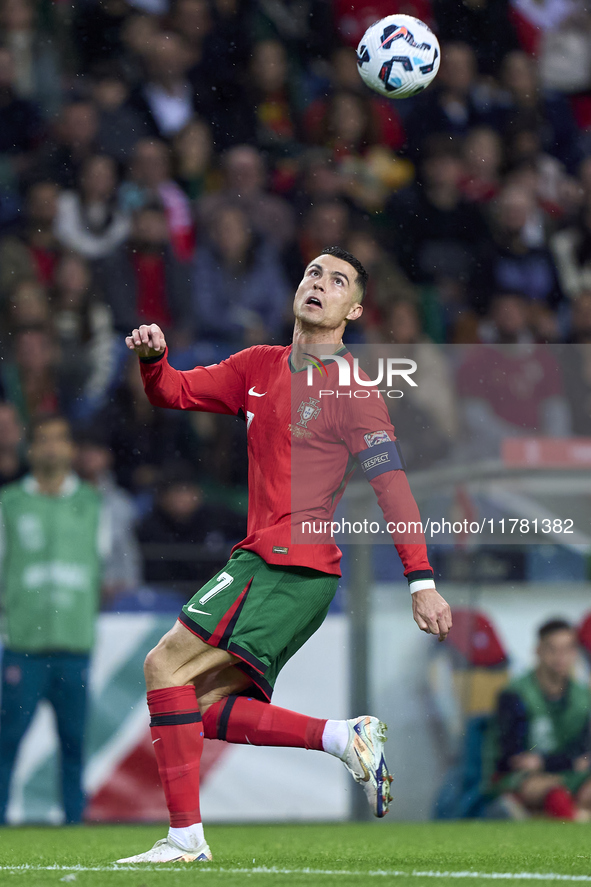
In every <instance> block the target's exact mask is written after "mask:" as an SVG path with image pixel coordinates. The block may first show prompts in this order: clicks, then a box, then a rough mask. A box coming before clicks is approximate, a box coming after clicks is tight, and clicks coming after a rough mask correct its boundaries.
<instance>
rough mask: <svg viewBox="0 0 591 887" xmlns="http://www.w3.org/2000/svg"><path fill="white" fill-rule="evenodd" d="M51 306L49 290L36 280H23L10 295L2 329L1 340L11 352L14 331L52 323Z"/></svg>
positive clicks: (0, 332)
mask: <svg viewBox="0 0 591 887" xmlns="http://www.w3.org/2000/svg"><path fill="white" fill-rule="evenodd" d="M51 319H52V318H51V306H50V303H49V298H48V294H47V290H46V288H45V287H43V286H41V284H40V283H37V281H36V280H21V282H20V283H17V285H16V286H15V287H14V289H13V290H12V292H11V293H10V295H9V296H8V300H7V306H6V312H5V315H4V320H5V323H4V324H2V330H1V331H0V341H1V342H2V344H3V346H4V347H5V348H6V349H7V353H9V348H10V339H11V336H12V335H13V333H14V332H16V331H18V330H22V329H30V328H32V327H41V328H42V327H47V326H49V325H50V324H51Z"/></svg>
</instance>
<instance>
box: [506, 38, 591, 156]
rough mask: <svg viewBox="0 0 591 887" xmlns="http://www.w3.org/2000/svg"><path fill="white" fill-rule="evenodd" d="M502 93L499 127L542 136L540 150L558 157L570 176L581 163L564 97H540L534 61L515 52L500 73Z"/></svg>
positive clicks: (554, 95) (548, 95)
mask: <svg viewBox="0 0 591 887" xmlns="http://www.w3.org/2000/svg"><path fill="white" fill-rule="evenodd" d="M500 80H501V85H502V86H503V87H504V89H505V95H504V102H503V104H502V105H501V107H500V109H499V110H500V113H499V115H498V123H499V125H500V127H501V128H502V129H503V130H507V129H508V128H509V127H510V126H512V125H515V124H517V123H518V124H519V125H521V126H525V125H527V126H528V127H529V128H530V129H534V130H539V131H540V132H541V133H542V134H543V144H542V148H543V150H544V151H547V152H548V153H549V154H553V155H554V156H555V157H557V158H558V159H559V160H560V161H562V163H563V164H564V166H565V167H566V169H567V170H568V171H569V172H571V173H572V172H574V171H575V170H576V167H577V165H578V163H579V162H580V160H581V151H580V133H579V132H578V130H577V126H576V123H575V121H574V118H573V114H572V111H571V108H570V105H569V104H568V101H567V100H566V98H565V97H564V96H561V95H559V94H558V93H548V94H546V93H543V92H542V91H541V89H540V84H539V79H538V69H537V63H536V60H535V59H534V58H532V57H531V56H529V55H527V54H526V53H525V52H520V51H518V50H516V51H514V52H510V53H508V54H507V55H506V56H505V58H504V59H503V64H502V67H501V71H500Z"/></svg>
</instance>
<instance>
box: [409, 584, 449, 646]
mask: <svg viewBox="0 0 591 887" xmlns="http://www.w3.org/2000/svg"><path fill="white" fill-rule="evenodd" d="M411 597H412V615H413V617H414V620H415V622H416V623H417V625H418V626H419V628H420V629H421V631H425V632H426V633H427V634H438V635H439V640H440V641H444V640H445V639H446V637H447V635H448V634H449V630H450V628H451V610H450V607H449V604H448V603H447V601H445V600H444V599H443V598H442V597H441V595H440V594H439V592H438V591H437V590H436V589H435V588H425V589H423V590H422V591H415V592H413V594H411Z"/></svg>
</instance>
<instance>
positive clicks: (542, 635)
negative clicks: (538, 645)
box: [538, 619, 574, 641]
mask: <svg viewBox="0 0 591 887" xmlns="http://www.w3.org/2000/svg"><path fill="white" fill-rule="evenodd" d="M558 631H574V628H573V627H572V625H571V624H570V622H567V621H566V619H549V620H548V622H544V624H543V625H541V626H540V627H539V628H538V639H539V640H540V641H545V640H546V638H548V637H550V635H551V634H556V632H558Z"/></svg>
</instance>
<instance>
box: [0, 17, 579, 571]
mask: <svg viewBox="0 0 591 887" xmlns="http://www.w3.org/2000/svg"><path fill="white" fill-rule="evenodd" d="M396 11H398V12H404V13H410V14H412V15H417V16H418V17H420V18H421V19H423V20H425V21H426V22H428V23H429V24H430V25H431V26H432V27H433V29H434V30H435V31H436V33H437V34H438V36H439V40H440V42H441V45H442V63H441V69H440V72H439V75H438V77H437V79H436V81H435V82H434V84H433V85H432V86H431V87H430V88H429V89H428V90H427V91H426V92H425V93H424V94H420V95H419V96H417V97H415V98H413V99H407V100H404V101H399V102H395V101H389V100H387V99H382V98H380V97H379V96H377V95H376V94H373V93H370V92H369V91H368V90H367V88H366V87H365V86H364V85H363V83H362V81H361V80H360V78H359V76H358V73H357V65H356V54H355V47H356V45H357V42H358V40H359V39H360V37H361V35H362V34H363V32H364V30H365V28H366V27H367V25H368V24H370V23H371V22H373V21H374V20H375V19H377V18H380V17H381V16H382V15H386V14H390V13H392V12H396ZM331 244H338V245H341V246H343V247H345V248H347V249H349V250H350V251H351V252H353V253H354V254H355V255H356V256H357V257H358V258H359V259H360V260H361V261H362V262H363V264H364V265H365V266H366V267H367V269H368V271H369V272H370V283H369V290H368V294H367V298H366V302H365V311H364V314H363V317H362V319H361V321H360V322H358V324H356V325H355V326H351V327H350V328H349V330H348V332H347V335H348V341H349V342H350V343H351V344H354V343H391V344H399V345H404V346H408V347H409V348H411V347H413V348H421V347H424V346H426V345H431V344H432V343H434V344H439V343H449V344H456V345H468V344H471V343H479V342H481V343H499V344H520V345H531V346H532V347H533V348H534V349H535V346H538V345H555V344H559V343H572V344H578V345H585V344H589V343H591V16H590V15H589V13H588V12H587V11H586V4H585V3H584V2H583V0H400V2H399V0H389V2H387V3H386V2H385V0H347V2H344V0H99V2H97V0H77V2H75V3H73V4H70V3H66V2H64V0H37V2H35V0H1V2H0V318H1V320H0V353H1V360H0V401H3V403H0V483H6V482H9V481H10V480H14V479H15V478H18V477H19V475H20V474H22V472H23V471H24V470H25V459H26V448H25V447H24V446H23V441H24V439H25V436H26V429H27V426H28V425H29V423H30V421H31V419H32V418H33V417H35V416H36V415H38V414H40V413H47V412H58V413H61V414H63V415H65V416H66V417H67V418H68V419H69V421H70V422H71V424H72V426H73V428H74V431H75V434H76V436H77V437H78V439H79V443H80V446H79V464H78V471H79V473H80V474H81V475H82V476H83V477H85V478H87V479H88V480H90V481H91V482H93V483H95V484H98V485H101V484H102V485H103V486H105V489H106V487H107V486H109V485H111V488H112V489H115V488H116V489H118V490H120V492H121V494H122V496H123V498H124V499H125V501H126V502H127V503H128V505H129V506H130V507H131V508H132V510H133V512H134V514H135V518H134V520H136V521H138V522H139V534H140V538H142V539H144V540H145V541H147V542H150V543H153V544H156V543H158V542H159V541H162V542H164V541H167V540H168V541H171V540H173V541H174V540H176V541H178V540H181V541H183V540H184V541H192V542H200V543H205V542H206V539H208V538H210V536H211V533H212V532H213V533H214V536H215V539H216V540H217V542H215V544H222V546H223V543H224V541H227V540H236V539H239V538H240V537H241V536H242V529H243V525H244V520H243V518H242V516H241V515H243V514H244V510H245V504H246V499H245V494H244V488H245V484H246V472H247V466H246V455H245V447H244V439H245V431H244V428H243V427H242V426H241V425H240V424H239V423H238V422H234V421H232V420H228V419H227V417H216V416H211V415H200V414H196V413H191V414H175V413H172V412H168V411H160V410H157V409H154V408H152V407H151V406H150V405H149V404H148V402H147V400H146V399H145V397H144V395H143V389H142V386H141V380H140V376H139V371H138V367H137V361H136V360H135V358H130V356H129V354H128V352H126V349H125V346H124V341H123V340H124V336H125V335H126V334H128V333H129V331H130V330H131V329H132V328H133V327H134V326H137V325H138V324H140V323H143V322H156V323H158V324H160V325H161V326H162V327H163V328H164V329H165V331H166V334H167V340H168V342H169V346H170V357H171V362H172V363H173V365H174V366H176V367H178V368H180V369H187V368H190V367H192V366H194V365H195V364H197V363H199V364H208V363H212V362H214V361H218V360H220V359H223V358H224V357H226V356H228V355H229V354H231V353H233V352H234V351H236V350H239V349H241V348H244V347H247V346H249V345H252V344H257V343H263V342H264V343H270V344H288V343H289V341H290V332H291V325H292V316H291V299H292V296H293V292H294V289H295V287H296V286H297V283H298V282H299V280H300V278H301V275H302V271H303V268H304V266H305V265H306V263H307V262H308V261H310V260H311V259H312V258H313V257H314V256H315V255H317V254H318V252H319V251H320V250H321V249H322V248H323V247H324V246H327V245H331ZM533 353H535V351H534V352H532V351H531V349H530V351H529V352H528V354H529V358H528V359H530V362H531V359H533V358H532V357H531V355H532V354H533ZM588 353H589V352H588V349H582V350H581V352H580V357H579V358H577V359H578V360H579V362H580V367H579V369H580V372H579V376H577V378H580V379H581V380H582V381H581V383H580V384H581V385H582V386H583V390H579V391H578V393H577V398H575V399H574V401H573V403H571V404H570V405H569V403H567V402H566V399H565V398H566V395H565V398H563V399H562V401H561V398H562V395H563V383H562V382H561V381H560V380H558V379H557V372H556V370H555V368H554V367H553V366H552V365H550V364H549V363H548V361H551V358H550V357H547V358H544V360H541V358H540V360H538V363H537V364H536V366H537V375H536V374H535V373H534V376H535V378H534V377H533V376H532V377H531V378H530V379H529V384H530V388H529V389H527V391H526V392H523V391H522V392H521V394H520V395H519V396H520V397H521V398H526V399H527V400H528V402H529V404H530V407H531V409H530V413H531V415H529V416H528V417H527V419H526V420H524V421H525V426H524V421H522V420H523V416H522V414H521V411H520V409H519V404H514V405H513V406H510V407H509V408H507V406H506V403H505V399H504V397H503V396H498V397H497V402H489V403H488V404H487V405H486V410H488V413H487V412H486V410H485V412H484V413H483V412H482V409H481V411H480V413H479V412H478V404H476V405H475V404H474V401H476V400H478V398H477V396H476V395H477V392H476V391H474V390H473V386H472V388H471V387H470V383H469V380H468V382H467V383H466V386H464V388H462V386H461V385H460V394H461V395H463V396H464V397H465V398H466V399H467V400H471V401H472V403H470V404H468V410H467V411H466V410H464V411H463V412H462V409H458V410H456V407H455V405H454V403H453V402H452V401H453V395H454V392H455V391H456V386H454V385H453V384H452V382H451V381H449V384H447V383H446V377H445V373H442V374H440V375H439V376H438V377H437V378H438V380H439V383H440V384H439V389H438V391H435V390H432V391H431V395H430V396H429V393H428V392H427V393H426V394H425V402H424V403H423V405H422V409H423V411H424V413H423V415H426V416H427V417H428V419H429V421H430V422H431V423H432V427H435V431H436V436H435V438H434V440H435V443H434V444H433V455H432V460H436V451H437V452H442V450H441V446H439V444H440V443H442V442H443V444H444V445H445V446H443V451H445V449H446V447H447V449H449V447H451V446H452V445H453V442H454V441H455V440H457V439H458V436H459V435H460V429H461V424H462V422H463V421H464V422H468V424H469V423H470V422H472V423H473V424H474V427H478V425H479V423H480V427H482V422H483V421H490V420H491V416H492V414H495V416H496V418H497V419H498V420H499V422H498V423H497V425H498V429H497V430H498V434H497V438H495V439H498V437H499V435H501V434H502V433H503V429H505V425H503V423H508V425H509V427H513V430H515V429H517V430H516V433H524V429H525V432H536V431H545V432H547V433H552V434H554V436H560V435H567V434H572V433H575V434H582V435H586V434H589V433H591V418H590V414H591V410H590V409H589V404H590V403H591V367H590V365H589V364H590V360H589V358H588V357H587V356H586V355H587V354H588ZM474 359H475V358H473V359H472V360H474ZM507 359H508V358H507ZM437 360H438V358H437V357H436V355H434V354H433V353H430V352H425V362H426V363H425V365H426V366H429V367H431V369H432V370H433V371H434V372H435V371H437V368H438V363H437ZM523 360H525V357H523V358H522V361H523ZM429 361H430V362H429ZM544 361H546V363H544ZM469 366H471V368H472V369H475V367H474V365H473V364H469ZM476 369H479V368H478V367H476ZM480 370H482V367H480ZM526 375H527V374H526ZM530 376H531V374H530ZM549 379H550V382H548V380H549ZM446 385H447V392H446V391H445V390H443V389H445V388H446ZM452 389H453V390H452ZM516 396H517V395H516ZM532 398H533V400H534V401H535V403H534V404H533V406H532ZM489 400H490V399H489ZM493 400H494V398H493ZM548 401H552V403H550V404H549V405H548ZM559 401H561V402H559ZM538 402H539V404H538ZM445 405H446V406H445ZM538 405H539V412H536V410H537V408H538ZM444 406H445V409H444ZM577 409H578V412H577ZM508 410H509V412H510V411H511V410H513V414H512V415H507V411H508ZM456 412H457V415H456ZM398 414H399V415H398V417H397V416H396V410H394V416H393V418H394V420H395V422H396V421H397V420H398V418H400V421H401V422H403V421H404V413H403V407H401V406H400V405H399V406H398ZM413 421H414V423H415V424H416V425H417V427H418V426H419V425H421V421H422V419H421V416H420V412H419V417H418V418H417V414H416V413H415V415H414V417H407V423H412V422H413ZM424 424H425V423H424V422H423V426H422V427H424ZM437 435H438V436H437ZM431 439H433V438H431ZM485 455H486V453H485ZM425 458H427V457H425ZM419 461H420V460H419ZM423 464H424V460H423ZM207 509H214V510H215V509H217V511H216V513H215V515H214V514H213V513H209V512H207ZM216 534H217V535H216ZM220 540H221V542H220ZM146 570H147V574H146V575H147V578H150V577H152V578H157V577H156V574H157V573H158V564H157V563H156V562H155V561H154V562H153V563H152V566H151V567H150V564H149V563H148V565H147V567H146ZM181 572H182V570H181Z"/></svg>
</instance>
